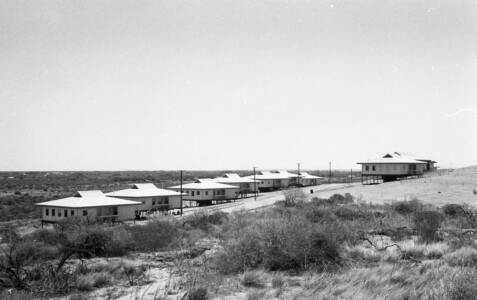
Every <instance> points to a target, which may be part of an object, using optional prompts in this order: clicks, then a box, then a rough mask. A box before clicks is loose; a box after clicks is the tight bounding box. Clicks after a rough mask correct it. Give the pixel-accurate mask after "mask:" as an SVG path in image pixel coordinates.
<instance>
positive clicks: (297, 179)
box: [296, 163, 300, 186]
mask: <svg viewBox="0 0 477 300" xmlns="http://www.w3.org/2000/svg"><path fill="white" fill-rule="evenodd" d="M297 165H298V177H297V178H296V181H297V183H296V184H297V186H299V185H300V163H297Z"/></svg>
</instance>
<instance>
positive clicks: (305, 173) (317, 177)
mask: <svg viewBox="0 0 477 300" xmlns="http://www.w3.org/2000/svg"><path fill="white" fill-rule="evenodd" d="M300 177H301V178H305V179H323V177H320V176H315V175H311V174H309V173H307V172H300Z"/></svg>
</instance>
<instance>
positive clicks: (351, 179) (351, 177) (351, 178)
mask: <svg viewBox="0 0 477 300" xmlns="http://www.w3.org/2000/svg"><path fill="white" fill-rule="evenodd" d="M349 181H350V183H353V169H351V176H350V178H349Z"/></svg>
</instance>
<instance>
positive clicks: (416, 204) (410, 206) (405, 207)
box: [392, 199, 423, 215]
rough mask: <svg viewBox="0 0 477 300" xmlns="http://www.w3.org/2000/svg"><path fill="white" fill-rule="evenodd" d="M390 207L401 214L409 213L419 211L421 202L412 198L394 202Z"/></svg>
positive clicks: (421, 207) (421, 206)
mask: <svg viewBox="0 0 477 300" xmlns="http://www.w3.org/2000/svg"><path fill="white" fill-rule="evenodd" d="M392 208H393V209H394V210H395V211H396V212H398V213H400V214H402V215H409V214H412V213H415V212H419V211H421V210H422V209H423V204H422V203H421V202H420V201H419V200H417V199H413V200H410V201H398V202H394V203H393V204H392Z"/></svg>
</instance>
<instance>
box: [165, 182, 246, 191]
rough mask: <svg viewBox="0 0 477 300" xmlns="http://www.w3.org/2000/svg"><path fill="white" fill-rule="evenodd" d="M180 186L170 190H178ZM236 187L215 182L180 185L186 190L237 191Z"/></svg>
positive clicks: (172, 187)
mask: <svg viewBox="0 0 477 300" xmlns="http://www.w3.org/2000/svg"><path fill="white" fill-rule="evenodd" d="M180 187H181V186H180V185H176V186H171V187H170V189H175V190H176V189H180ZM238 188H239V187H238V186H234V185H229V184H223V183H218V182H215V181H204V182H192V183H186V184H183V185H182V189H187V190H218V189H238Z"/></svg>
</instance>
